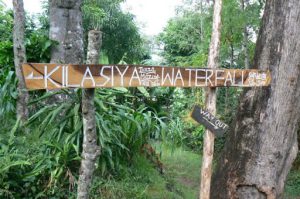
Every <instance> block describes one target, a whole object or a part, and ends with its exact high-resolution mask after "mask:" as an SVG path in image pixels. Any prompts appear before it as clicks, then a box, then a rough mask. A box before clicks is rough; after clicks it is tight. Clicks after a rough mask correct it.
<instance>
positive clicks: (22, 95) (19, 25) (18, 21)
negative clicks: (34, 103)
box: [13, 0, 29, 123]
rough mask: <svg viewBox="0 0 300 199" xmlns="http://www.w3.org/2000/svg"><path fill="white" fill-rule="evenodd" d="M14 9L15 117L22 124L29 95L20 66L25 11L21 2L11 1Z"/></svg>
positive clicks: (24, 58) (22, 51) (22, 56)
mask: <svg viewBox="0 0 300 199" xmlns="http://www.w3.org/2000/svg"><path fill="white" fill-rule="evenodd" d="M13 7H14V33H13V38H14V62H15V70H16V76H17V78H18V80H19V81H18V86H17V88H18V99H17V117H18V118H20V119H21V121H22V122H23V123H24V122H25V121H26V120H27V118H28V108H27V103H28V100H29V94H28V92H27V90H26V89H25V88H26V86H25V81H24V77H23V73H22V70H21V66H22V64H23V63H25V62H26V50H25V42H24V33H25V11H24V5H23V0H13Z"/></svg>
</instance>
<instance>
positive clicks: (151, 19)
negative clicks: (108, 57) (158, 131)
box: [3, 0, 182, 35]
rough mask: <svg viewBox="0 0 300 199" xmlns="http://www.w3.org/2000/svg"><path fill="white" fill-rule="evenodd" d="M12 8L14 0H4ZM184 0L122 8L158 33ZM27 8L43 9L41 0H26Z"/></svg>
mask: <svg viewBox="0 0 300 199" xmlns="http://www.w3.org/2000/svg"><path fill="white" fill-rule="evenodd" d="M3 1H4V3H5V4H6V5H8V7H10V8H12V0H3ZM181 2H182V0H126V2H125V3H123V5H122V8H123V9H124V10H127V11H129V12H131V13H132V14H134V15H135V16H136V21H137V22H138V24H139V26H140V27H141V28H142V32H143V33H144V34H146V35H156V34H158V33H159V32H161V31H162V30H163V28H164V27H165V26H166V24H167V21H168V20H169V19H170V18H171V17H173V16H175V8H176V6H178V5H180V4H181ZM24 7H25V10H26V11H28V12H30V13H38V12H40V11H41V0H24Z"/></svg>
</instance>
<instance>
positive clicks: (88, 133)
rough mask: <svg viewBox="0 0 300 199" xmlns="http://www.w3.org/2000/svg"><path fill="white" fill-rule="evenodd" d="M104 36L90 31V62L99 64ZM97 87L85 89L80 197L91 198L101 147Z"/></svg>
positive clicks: (83, 95) (79, 183)
mask: <svg viewBox="0 0 300 199" xmlns="http://www.w3.org/2000/svg"><path fill="white" fill-rule="evenodd" d="M101 42H102V36H101V32H100V31H90V32H89V35H88V43H89V44H88V54H87V63H88V64H98V62H99V54H100V47H101ZM94 93H95V89H93V88H90V89H83V93H82V115H83V149H82V160H81V167H80V174H79V181H78V195H77V198H78V199H87V198H89V187H90V185H91V183H92V177H93V176H92V175H93V172H94V170H95V163H96V160H97V157H98V156H99V155H100V147H99V146H98V145H97V132H96V118H95V106H94Z"/></svg>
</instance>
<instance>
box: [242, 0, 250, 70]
mask: <svg viewBox="0 0 300 199" xmlns="http://www.w3.org/2000/svg"><path fill="white" fill-rule="evenodd" d="M246 2H247V0H241V10H242V12H245V7H246ZM244 23H245V24H244V32H243V52H244V56H245V58H244V64H245V68H246V69H249V68H250V57H249V49H248V42H249V41H248V35H249V33H248V30H247V21H245V22H244Z"/></svg>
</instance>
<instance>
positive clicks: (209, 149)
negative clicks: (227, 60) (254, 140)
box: [199, 0, 222, 199]
mask: <svg viewBox="0 0 300 199" xmlns="http://www.w3.org/2000/svg"><path fill="white" fill-rule="evenodd" d="M221 11H222V0H215V2H214V14H213V28H212V36H211V41H210V48H209V55H208V68H217V67H218V58H219V50H220V38H221ZM216 98H217V95H216V89H215V88H211V89H210V88H209V89H207V92H206V108H207V110H208V111H209V112H210V113H212V114H216ZM214 139H215V136H214V134H213V133H212V132H210V131H209V130H206V131H205V134H204V146H203V158H202V167H201V185H200V195H199V197H200V198H201V199H209V194H210V184H211V175H212V160H213V153H214Z"/></svg>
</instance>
